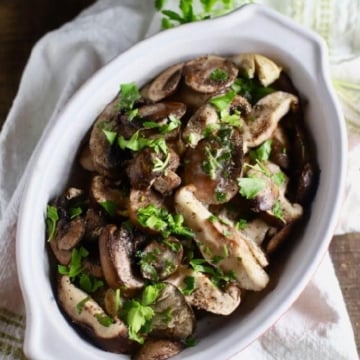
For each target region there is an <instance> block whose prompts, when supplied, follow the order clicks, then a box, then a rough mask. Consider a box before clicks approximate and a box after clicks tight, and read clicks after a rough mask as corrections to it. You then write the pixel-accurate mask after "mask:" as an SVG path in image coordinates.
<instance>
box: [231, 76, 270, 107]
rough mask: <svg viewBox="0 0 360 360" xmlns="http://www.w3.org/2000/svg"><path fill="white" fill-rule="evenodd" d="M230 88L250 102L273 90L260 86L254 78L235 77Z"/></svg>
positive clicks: (254, 101)
mask: <svg viewBox="0 0 360 360" xmlns="http://www.w3.org/2000/svg"><path fill="white" fill-rule="evenodd" d="M231 88H232V89H233V90H234V92H235V93H237V94H240V95H241V96H244V97H245V98H246V99H247V100H249V102H250V103H251V104H255V103H256V102H257V101H258V100H260V99H261V98H262V97H264V96H266V95H268V94H271V93H272V92H274V91H275V90H274V89H272V88H270V87H265V86H262V85H261V84H260V83H259V82H258V81H257V80H256V79H245V78H237V79H236V80H235V81H234V83H233V84H232V86H231Z"/></svg>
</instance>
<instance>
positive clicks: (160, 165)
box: [152, 153, 170, 172]
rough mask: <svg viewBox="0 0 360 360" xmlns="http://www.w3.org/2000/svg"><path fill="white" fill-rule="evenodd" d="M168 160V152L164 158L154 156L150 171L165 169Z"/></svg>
mask: <svg viewBox="0 0 360 360" xmlns="http://www.w3.org/2000/svg"><path fill="white" fill-rule="evenodd" d="M169 161H170V153H168V154H167V155H166V158H165V160H161V159H159V158H158V157H156V158H155V159H154V166H153V169H152V171H153V172H155V171H159V172H162V171H165V170H166V168H167V166H168V165H169Z"/></svg>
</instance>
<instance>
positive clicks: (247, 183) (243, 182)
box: [237, 177, 266, 200]
mask: <svg viewBox="0 0 360 360" xmlns="http://www.w3.org/2000/svg"><path fill="white" fill-rule="evenodd" d="M237 180H238V185H239V192H240V195H242V196H243V197H245V198H246V199H249V200H251V199H254V198H255V197H256V195H257V194H258V193H259V192H260V191H261V190H263V189H264V188H265V185H266V183H265V180H264V179H260V178H255V177H252V178H249V177H241V178H238V179H237Z"/></svg>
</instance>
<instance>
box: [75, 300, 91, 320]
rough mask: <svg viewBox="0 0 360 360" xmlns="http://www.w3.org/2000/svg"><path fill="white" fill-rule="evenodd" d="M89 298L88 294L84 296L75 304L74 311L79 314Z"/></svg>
mask: <svg viewBox="0 0 360 360" xmlns="http://www.w3.org/2000/svg"><path fill="white" fill-rule="evenodd" d="M89 300H90V296H87V297H85V298H84V299H82V300H81V301H80V302H78V303H77V304H76V311H77V313H78V314H79V315H80V314H81V313H82V311H83V309H84V306H85V304H86V303H87V302H88V301H89Z"/></svg>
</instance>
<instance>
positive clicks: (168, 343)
mask: <svg viewBox="0 0 360 360" xmlns="http://www.w3.org/2000/svg"><path fill="white" fill-rule="evenodd" d="M182 349H183V345H182V344H181V343H180V342H179V341H174V340H168V339H148V340H146V341H145V343H144V345H143V346H142V347H141V348H140V350H139V351H138V352H137V353H136V354H135V356H134V357H133V360H167V359H169V358H171V357H172V356H175V355H176V354H178V353H179V352H180V351H181V350H182Z"/></svg>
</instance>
